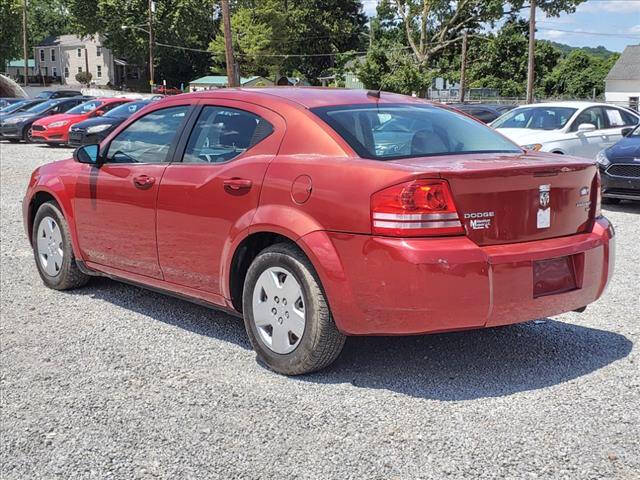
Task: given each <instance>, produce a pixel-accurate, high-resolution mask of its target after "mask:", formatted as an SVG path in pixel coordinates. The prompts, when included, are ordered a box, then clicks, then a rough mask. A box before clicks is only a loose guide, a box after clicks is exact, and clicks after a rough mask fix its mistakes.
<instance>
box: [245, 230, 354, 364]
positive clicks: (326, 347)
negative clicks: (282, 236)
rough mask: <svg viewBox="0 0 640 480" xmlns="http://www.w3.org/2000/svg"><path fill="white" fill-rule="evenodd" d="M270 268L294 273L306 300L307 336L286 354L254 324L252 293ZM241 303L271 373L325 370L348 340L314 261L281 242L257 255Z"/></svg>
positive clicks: (249, 330) (253, 340) (255, 344)
mask: <svg viewBox="0 0 640 480" xmlns="http://www.w3.org/2000/svg"><path fill="white" fill-rule="evenodd" d="M270 267H282V268H286V269H287V270H288V271H290V272H292V273H293V276H294V277H295V279H296V280H297V281H298V283H299V284H300V286H301V290H302V294H303V298H304V305H305V329H304V333H303V334H302V338H301V339H300V341H299V343H298V345H297V347H296V348H295V350H293V351H292V352H290V353H287V354H278V353H276V352H274V351H273V350H271V349H270V348H269V347H268V346H266V344H265V343H264V342H263V340H262V339H261V338H260V335H259V334H258V331H257V327H256V326H255V323H254V321H253V302H252V299H253V291H254V288H255V286H256V283H257V281H258V278H259V277H260V275H261V274H262V273H263V272H264V271H265V270H266V269H267V268H270ZM242 303H243V312H244V325H245V328H246V330H247V334H248V335H249V340H250V341H251V345H252V346H253V348H254V350H255V351H256V353H257V355H258V357H259V359H260V360H262V361H263V362H264V363H265V364H266V365H267V366H269V368H271V369H272V370H274V371H276V372H278V373H281V374H284V375H301V374H304V373H310V372H314V371H317V370H321V369H323V368H325V367H326V366H328V365H330V364H331V363H333V362H334V361H335V359H336V358H338V355H340V352H341V351H342V347H343V346H344V342H345V339H346V337H345V336H344V335H343V334H342V333H340V332H339V331H338V329H337V328H336V325H335V323H334V321H333V317H332V316H331V311H330V309H329V305H328V304H327V300H326V298H325V295H324V292H323V290H322V287H321V285H320V281H319V279H318V277H317V275H316V273H315V270H314V268H313V266H312V265H311V262H310V261H309V260H308V259H307V257H306V256H305V255H304V254H303V253H302V252H301V251H300V250H299V249H298V248H297V247H296V246H294V245H291V244H287V243H279V244H276V245H272V246H271V247H268V248H266V249H264V250H263V251H262V252H260V254H258V256H257V257H256V258H255V259H254V261H253V263H251V265H250V267H249V270H248V271H247V276H246V278H245V282H244V291H243V302H242Z"/></svg>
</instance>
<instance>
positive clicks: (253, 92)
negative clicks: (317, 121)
mask: <svg viewBox="0 0 640 480" xmlns="http://www.w3.org/2000/svg"><path fill="white" fill-rule="evenodd" d="M376 93H377V92H376ZM182 95H184V96H185V97H191V98H224V97H229V98H230V99H232V98H233V99H239V98H241V97H243V96H246V97H247V98H249V97H254V98H256V97H262V98H264V99H265V100H266V101H269V100H271V101H275V102H279V101H280V102H294V103H297V104H298V105H301V106H303V107H305V108H316V107H326V106H331V105H352V104H363V103H364V104H366V103H420V104H433V103H432V102H428V101H426V100H424V99H421V98H416V97H409V96H406V95H399V94H396V93H387V92H381V94H380V98H379V99H378V98H377V97H376V96H374V95H369V94H367V90H356V89H345V88H330V87H264V88H255V87H251V88H220V89H216V90H207V91H203V92H194V93H186V94H182ZM175 97H176V96H173V97H170V98H175ZM160 101H163V100H160Z"/></svg>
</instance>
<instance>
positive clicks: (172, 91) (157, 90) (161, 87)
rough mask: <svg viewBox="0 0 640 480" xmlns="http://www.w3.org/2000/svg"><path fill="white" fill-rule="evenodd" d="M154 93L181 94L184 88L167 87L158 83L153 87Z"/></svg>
mask: <svg viewBox="0 0 640 480" xmlns="http://www.w3.org/2000/svg"><path fill="white" fill-rule="evenodd" d="M153 93H158V94H160V95H179V94H181V93H182V90H180V89H179V88H175V87H165V86H164V85H158V86H157V87H154V88H153Z"/></svg>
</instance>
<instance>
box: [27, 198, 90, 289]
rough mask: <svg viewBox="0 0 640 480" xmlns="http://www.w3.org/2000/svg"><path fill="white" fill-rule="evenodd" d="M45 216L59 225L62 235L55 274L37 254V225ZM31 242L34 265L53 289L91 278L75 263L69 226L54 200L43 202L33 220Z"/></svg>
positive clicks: (80, 282)
mask: <svg viewBox="0 0 640 480" xmlns="http://www.w3.org/2000/svg"><path fill="white" fill-rule="evenodd" d="M46 217H51V218H53V219H54V220H55V221H56V223H57V224H58V226H59V227H60V233H61V236H62V242H61V243H62V251H63V252H64V253H63V257H62V265H61V266H60V270H59V273H57V274H56V275H55V276H52V275H49V274H48V273H47V272H46V271H45V270H44V267H43V265H42V263H41V260H40V258H39V255H38V247H37V245H38V243H37V242H38V237H37V235H38V227H39V226H40V222H42V220H43V219H44V218H46ZM31 235H32V236H31V238H32V243H33V255H34V257H35V260H36V266H37V267H38V273H39V274H40V278H42V281H43V282H44V284H45V285H46V286H47V287H49V288H53V289H54V290H69V289H72V288H79V287H82V286H84V285H86V283H87V282H88V281H89V279H90V278H91V277H90V276H89V275H86V274H84V273H82V272H81V271H80V269H79V268H78V265H77V264H76V259H75V255H74V254H73V247H72V246H71V234H70V233H69V226H68V225H67V221H66V220H65V218H64V215H63V214H62V212H61V211H60V209H59V207H58V205H57V204H56V203H54V202H46V203H43V204H42V205H41V206H40V208H38V211H37V212H36V216H35V218H34V220H33V230H32V233H31Z"/></svg>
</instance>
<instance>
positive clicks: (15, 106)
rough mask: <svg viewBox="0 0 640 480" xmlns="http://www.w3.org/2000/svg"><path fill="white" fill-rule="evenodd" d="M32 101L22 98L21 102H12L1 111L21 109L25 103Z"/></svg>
mask: <svg viewBox="0 0 640 480" xmlns="http://www.w3.org/2000/svg"><path fill="white" fill-rule="evenodd" d="M30 101H31V100H20V101H19V102H15V103H10V104H9V105H7V106H5V107H3V108H0V113H13V112H15V111H18V110H20V108H21V107H23V106H24V104H25V103H27V102H30Z"/></svg>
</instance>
